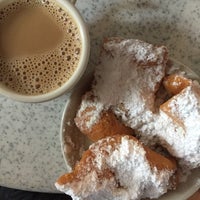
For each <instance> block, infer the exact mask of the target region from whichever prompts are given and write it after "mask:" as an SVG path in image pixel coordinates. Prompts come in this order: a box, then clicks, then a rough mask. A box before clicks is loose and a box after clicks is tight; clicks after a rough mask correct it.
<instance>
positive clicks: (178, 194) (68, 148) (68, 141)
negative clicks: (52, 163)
mask: <svg viewBox="0 0 200 200" xmlns="http://www.w3.org/2000/svg"><path fill="white" fill-rule="evenodd" d="M171 60H172V61H173V63H175V66H176V67H175V68H174V70H173V71H176V69H178V70H183V71H185V72H186V74H187V76H188V77H189V78H191V79H195V80H198V81H199V76H198V75H197V74H195V73H194V72H193V71H192V70H191V69H190V68H188V67H186V66H185V65H183V64H181V63H179V62H178V61H176V60H175V59H171ZM91 81H92V75H91V74H89V75H86V76H84V77H83V78H82V80H81V81H80V83H79V85H78V86H77V88H76V89H75V90H74V91H73V93H72V94H71V96H70V98H69V100H68V102H67V104H66V107H65V110H64V113H63V118H62V122H61V131H60V139H61V148H62V154H63V157H64V160H65V163H66V165H67V168H68V170H69V171H71V170H72V168H73V166H74V165H75V163H76V162H77V161H78V160H80V158H81V154H82V152H83V151H84V150H86V149H88V146H89V145H90V144H91V142H90V141H89V140H88V139H87V138H86V137H85V136H84V135H83V134H82V133H80V131H79V130H78V128H77V127H76V125H75V123H74V117H75V115H76V112H77V110H78V107H79V105H80V102H81V96H82V95H83V94H84V93H85V91H87V90H88V89H89V87H90V83H91ZM199 188H200V170H199V168H198V169H196V170H194V171H193V172H192V174H191V175H190V176H189V178H188V180H187V182H185V183H183V184H180V185H179V187H178V188H177V189H176V190H175V191H170V192H168V193H167V194H165V195H164V196H162V197H161V198H159V200H186V199H187V198H188V197H190V196H191V195H192V194H193V193H195V192H196V191H197V190H198V189H199Z"/></svg>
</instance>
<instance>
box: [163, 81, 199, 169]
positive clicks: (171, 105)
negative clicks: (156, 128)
mask: <svg viewBox="0 0 200 200" xmlns="http://www.w3.org/2000/svg"><path fill="white" fill-rule="evenodd" d="M160 109H161V110H162V112H164V113H165V114H166V115H167V116H168V117H169V118H170V119H171V120H172V121H173V122H174V123H176V124H177V125H178V126H180V127H182V129H183V132H181V131H179V132H178V133H177V132H174V134H178V137H179V140H178V141H175V138H176V137H174V141H173V145H172V147H168V148H174V150H175V152H174V153H173V154H174V155H175V156H176V157H178V158H181V160H182V161H184V162H185V163H186V164H187V165H189V167H191V168H196V167H200V86H199V84H197V83H195V82H194V83H193V84H192V85H190V86H187V87H186V88H185V89H183V90H182V91H181V92H180V93H179V94H177V95H175V96H173V97H172V98H171V99H169V100H168V101H167V102H165V103H164V104H163V105H161V107H160ZM170 119H169V121H170ZM165 138H166V137H165ZM165 140H166V141H168V138H166V139H165ZM180 141H182V143H180ZM168 146H169V145H168ZM180 147H181V148H180ZM180 149H182V150H180Z"/></svg>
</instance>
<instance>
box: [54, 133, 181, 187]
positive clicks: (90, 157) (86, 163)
mask: <svg viewBox="0 0 200 200" xmlns="http://www.w3.org/2000/svg"><path fill="white" fill-rule="evenodd" d="M123 136H124V135H122V134H121V135H113V136H112V137H108V138H105V139H103V140H101V141H98V142H97V143H96V145H94V144H93V146H92V147H91V148H90V149H89V150H87V151H85V153H84V154H83V156H82V158H81V160H80V162H79V163H78V164H77V165H76V166H75V168H74V170H73V172H71V173H69V174H65V175H63V176H61V177H60V178H59V179H58V180H57V183H58V184H60V185H65V184H70V183H71V182H74V181H75V182H79V181H81V180H83V178H84V176H86V175H87V174H88V173H89V172H91V171H95V172H96V173H97V175H98V179H99V181H101V179H110V178H111V177H114V176H115V175H114V172H112V171H111V170H110V169H109V168H104V169H103V171H102V170H99V169H98V168H97V166H96V165H95V161H94V160H95V157H96V155H95V153H94V152H93V150H94V149H96V147H97V148H98V151H99V152H100V153H101V154H102V156H103V157H104V158H106V157H108V156H109V155H108V152H107V151H105V149H106V148H107V147H108V146H109V147H110V151H111V152H112V151H114V150H115V149H116V148H117V147H118V145H119V144H120V143H121V141H122V137H123ZM126 137H127V138H128V139H129V140H132V141H134V142H136V143H137V145H139V146H140V147H141V148H143V149H144V150H145V152H146V158H147V160H148V162H149V164H150V166H151V167H152V169H153V168H155V167H156V168H157V170H158V171H161V170H169V171H171V170H172V171H176V170H177V165H176V161H175V160H174V159H173V158H166V157H164V156H162V155H160V154H158V153H156V152H154V151H152V150H151V149H149V148H148V147H145V146H143V145H142V144H141V142H139V141H138V140H137V139H136V138H135V137H133V136H130V135H129V136H126ZM174 180H176V181H174ZM171 181H173V182H171V183H170V184H171V185H173V186H172V187H174V188H175V187H176V185H177V183H178V179H177V175H174V177H173V178H172V180H171Z"/></svg>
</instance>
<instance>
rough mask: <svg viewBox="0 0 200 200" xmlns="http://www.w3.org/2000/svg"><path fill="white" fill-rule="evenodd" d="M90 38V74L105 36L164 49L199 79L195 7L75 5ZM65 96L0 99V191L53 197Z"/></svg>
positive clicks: (182, 2)
mask: <svg viewBox="0 0 200 200" xmlns="http://www.w3.org/2000/svg"><path fill="white" fill-rule="evenodd" d="M76 6H77V8H78V9H79V10H80V13H81V14H82V16H83V18H84V19H85V21H86V22H87V23H88V26H89V30H90V36H91V56H90V61H89V65H88V66H89V68H91V69H92V68H93V66H94V65H95V63H96V62H97V61H98V55H99V50H100V44H101V41H102V40H103V38H105V37H108V36H123V37H126V38H128V37H129V38H138V39H142V40H145V41H148V42H150V43H154V44H164V45H166V46H167V47H168V48H169V50H170V56H172V57H174V58H176V59H177V60H180V61H181V62H182V63H184V64H186V65H188V66H191V67H192V69H193V70H194V71H196V73H198V74H200V67H199V65H200V56H199V55H200V26H199V24H200V1H196V0H191V1H187V0H166V1H159V0H110V1H107V0H78V1H77V4H76ZM67 99H68V95H63V96H61V97H59V98H57V99H55V100H52V101H49V102H45V103H39V104H30V103H27V104H25V103H19V102H15V101H12V100H10V99H7V98H5V97H3V96H0V138H1V139H0V152H1V153H0V185H2V186H8V187H12V188H19V189H25V190H33V191H43V192H56V189H55V187H54V182H55V180H56V179H57V177H58V176H59V175H61V174H62V173H64V172H65V170H66V168H65V163H64V160H63V158H62V154H61V150H60V141H59V129H60V122H61V116H62V112H63V110H64V107H65V104H66V102H67Z"/></svg>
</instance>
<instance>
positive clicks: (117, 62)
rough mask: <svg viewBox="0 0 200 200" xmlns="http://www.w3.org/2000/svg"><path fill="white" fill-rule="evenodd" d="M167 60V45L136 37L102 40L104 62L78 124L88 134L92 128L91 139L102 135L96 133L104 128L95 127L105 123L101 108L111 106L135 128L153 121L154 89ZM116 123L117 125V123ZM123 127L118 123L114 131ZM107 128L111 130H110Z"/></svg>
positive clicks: (110, 108)
mask: <svg viewBox="0 0 200 200" xmlns="http://www.w3.org/2000/svg"><path fill="white" fill-rule="evenodd" d="M166 62H167V50H166V48H165V47H164V46H160V47H157V46H154V45H151V44H149V43H146V42H143V41H140V40H134V39H120V38H109V39H107V40H106V41H105V42H104V44H103V49H102V54H101V62H100V64H99V65H98V66H97V67H96V70H95V82H94V84H93V85H92V91H91V92H90V94H92V95H91V96H93V98H92V100H91V98H90V95H88V94H86V96H85V97H84V98H83V101H82V103H81V106H80V110H79V111H78V114H77V117H76V120H75V122H76V125H77V127H78V128H79V129H80V130H81V131H82V132H83V133H86V134H87V133H90V132H93V134H92V137H90V136H91V134H89V135H88V136H89V137H90V138H92V140H94V139H95V140H96V139H98V138H101V137H99V136H95V134H101V133H103V132H101V131H98V133H95V129H99V126H98V124H99V123H100V124H102V123H101V122H102V121H101V119H102V111H104V113H105V111H107V110H112V112H113V113H114V114H115V116H117V117H118V118H119V119H120V120H121V121H122V122H123V123H124V124H127V125H128V126H130V127H131V128H133V129H135V128H137V127H139V126H141V125H142V124H143V123H144V122H146V121H151V120H152V113H153V112H154V98H155V93H156V91H157V90H158V88H159V85H160V82H161V80H162V79H163V77H164V75H165V67H166ZM109 113H110V112H109ZM106 115H108V113H106ZM109 117H110V118H113V117H112V116H109ZM99 120H100V122H99ZM109 121H110V120H109ZM111 121H112V120H111ZM114 121H115V120H114ZM114 124H115V125H114V127H115V126H116V125H117V124H116V123H114ZM114 127H113V128H114ZM118 128H119V130H118V131H116V130H117V129H118ZM124 128H125V129H127V128H126V127H123V126H122V125H119V126H117V127H116V128H115V129H114V131H113V133H114V132H115V133H120V132H124V130H123V129H124ZM91 130H92V131H91ZM100 130H102V129H101V128H100ZM106 132H107V133H111V131H110V130H109V131H106ZM126 132H130V130H127V131H126Z"/></svg>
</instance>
